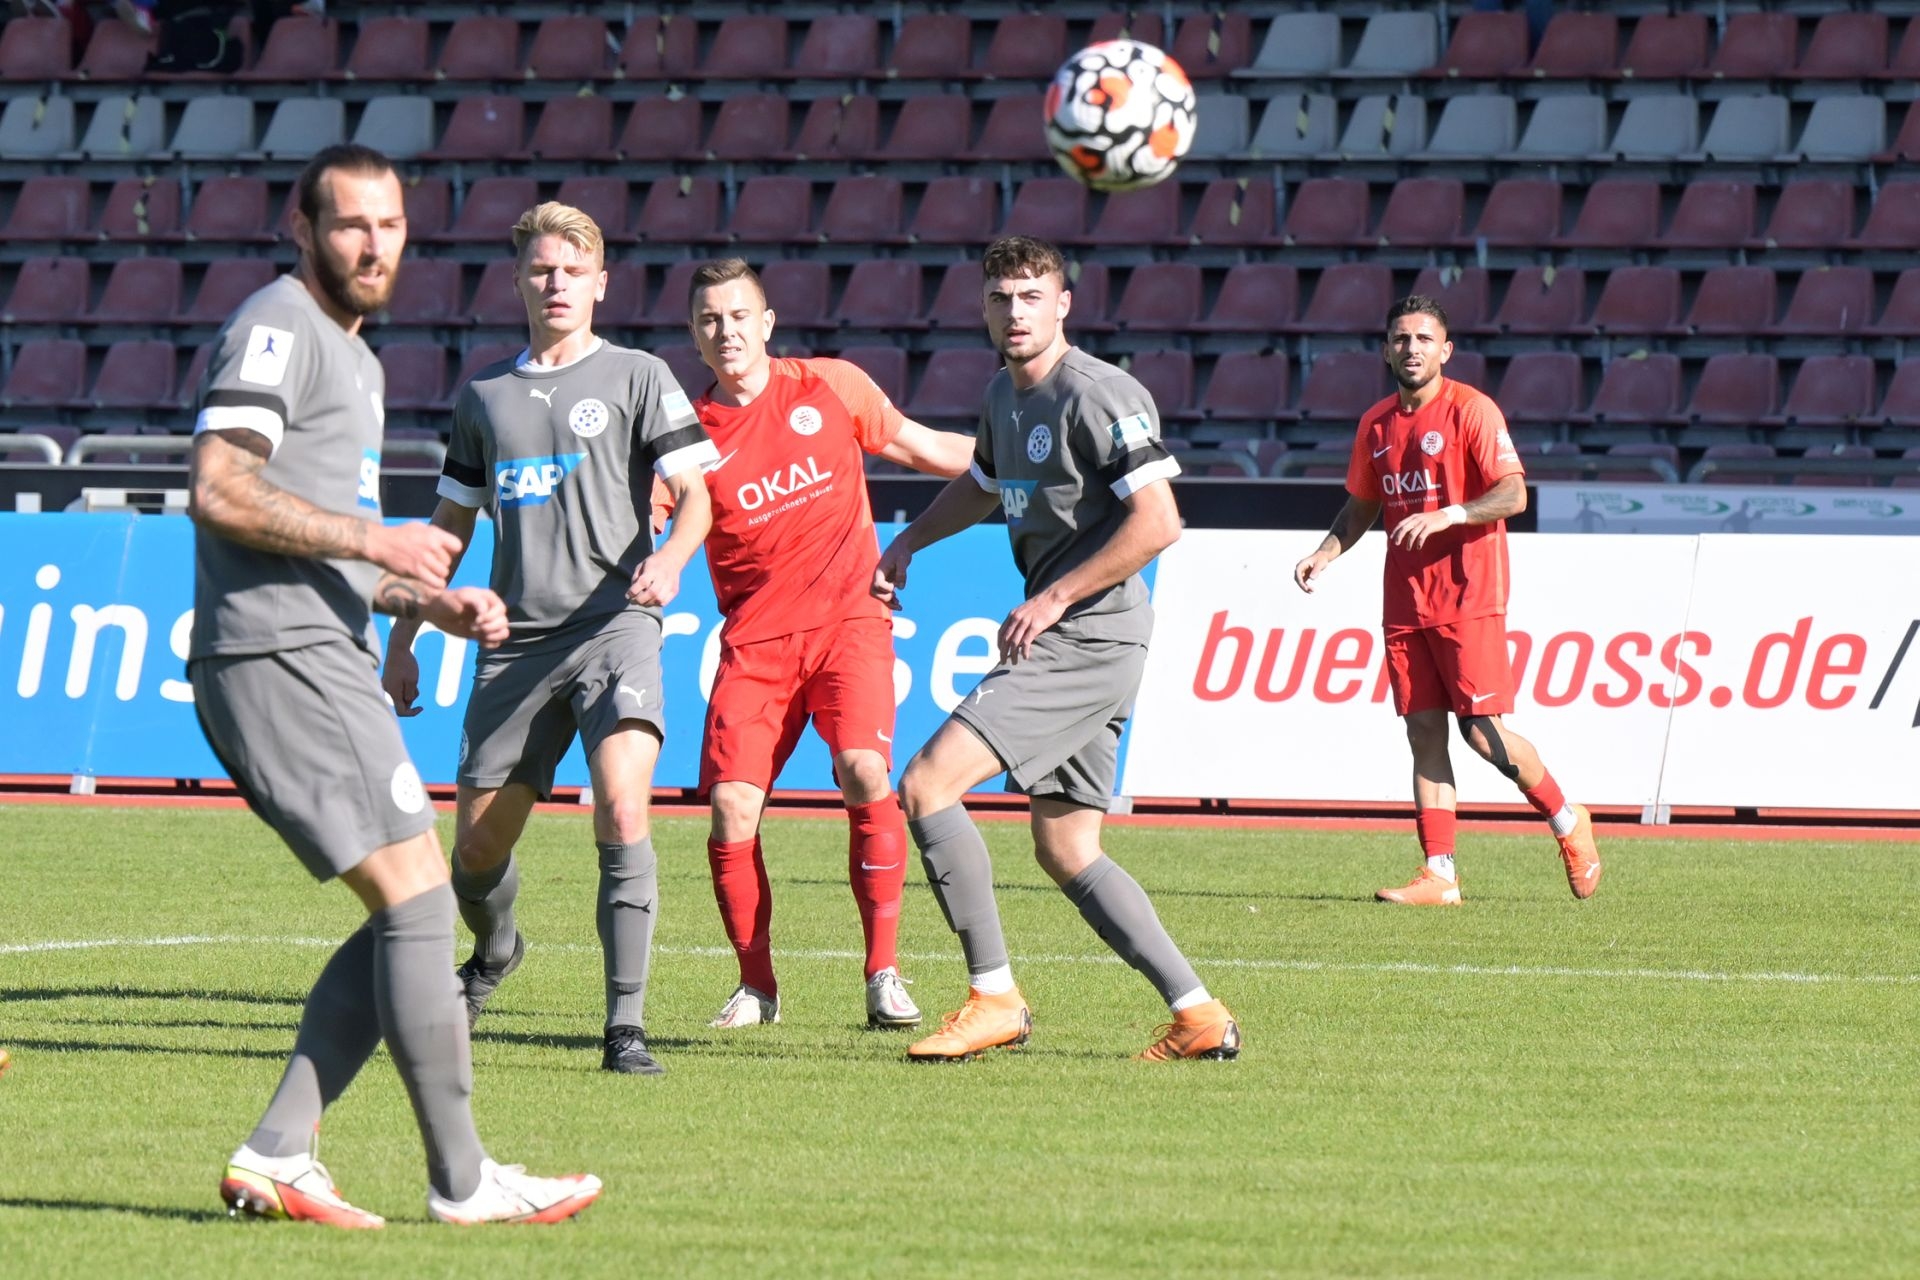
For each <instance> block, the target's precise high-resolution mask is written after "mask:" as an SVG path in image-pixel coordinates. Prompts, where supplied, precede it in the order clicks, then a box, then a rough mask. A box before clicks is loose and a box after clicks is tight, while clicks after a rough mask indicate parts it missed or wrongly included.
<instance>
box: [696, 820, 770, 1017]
mask: <svg viewBox="0 0 1920 1280" xmlns="http://www.w3.org/2000/svg"><path fill="white" fill-rule="evenodd" d="M707 865H708V866H709V867H710V868H712V870H713V900H714V901H715V902H717V903H719V904H720V923H721V925H722V926H724V927H725V928H726V931H727V941H728V942H731V943H732V944H733V950H734V954H735V955H737V956H738V957H739V958H740V981H742V982H744V983H745V984H746V985H748V986H750V987H752V988H753V989H754V990H755V991H758V992H759V993H760V994H761V995H766V996H772V995H777V994H779V985H778V984H777V983H776V982H775V980H774V976H773V945H772V942H771V939H770V936H769V934H770V926H771V925H772V923H773V892H772V890H771V888H769V886H768V884H767V865H766V861H765V859H763V858H762V857H761V856H760V837H758V836H755V837H754V838H753V839H751V840H730V841H724V842H723V841H719V840H712V839H709V840H708V841H707Z"/></svg>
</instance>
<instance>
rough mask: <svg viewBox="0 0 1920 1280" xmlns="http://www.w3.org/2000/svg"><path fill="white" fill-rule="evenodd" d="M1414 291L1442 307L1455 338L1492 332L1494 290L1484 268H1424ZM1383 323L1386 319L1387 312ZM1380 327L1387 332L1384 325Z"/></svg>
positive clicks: (1414, 284)
mask: <svg viewBox="0 0 1920 1280" xmlns="http://www.w3.org/2000/svg"><path fill="white" fill-rule="evenodd" d="M1413 291H1414V292H1415V293H1417V294H1419V295H1420V296H1422V297H1424V298H1432V299H1433V300H1434V301H1435V302H1437V303H1439V304H1440V309H1441V310H1442V311H1444V312H1446V313H1447V331H1448V333H1450V334H1452V335H1454V336H1455V337H1456V338H1457V337H1458V336H1459V335H1461V334H1468V333H1478V332H1489V331H1490V318H1491V316H1492V315H1493V303H1492V297H1493V286H1492V282H1491V281H1490V279H1489V278H1488V276H1487V269H1486V268H1485V267H1425V268H1422V270H1421V272H1420V275H1419V276H1418V277H1417V278H1416V279H1415V280H1414V282H1413ZM1381 319H1382V321H1383V322H1384V320H1385V319H1386V313H1385V312H1382V313H1381ZM1381 327H1382V328H1385V325H1384V323H1383V324H1382V326H1381ZM1461 354H1463V353H1456V354H1455V355H1454V359H1455V360H1458V359H1459V358H1460V355H1461Z"/></svg>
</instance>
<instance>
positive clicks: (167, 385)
mask: <svg viewBox="0 0 1920 1280" xmlns="http://www.w3.org/2000/svg"><path fill="white" fill-rule="evenodd" d="M173 367H174V351H173V344H172V343H171V342H163V341H160V340H158V339H154V338H141V339H136V340H132V341H127V342H116V343H114V344H113V345H112V346H110V347H108V348H107V353H106V355H105V356H104V357H102V359H101V361H100V373H99V376H98V377H96V378H95V379H94V380H93V390H92V392H91V393H90V394H89V395H88V397H87V399H88V401H89V402H90V403H91V404H93V405H94V406H95V407H96V408H102V409H161V408H165V407H166V406H168V405H170V404H172V403H173Z"/></svg>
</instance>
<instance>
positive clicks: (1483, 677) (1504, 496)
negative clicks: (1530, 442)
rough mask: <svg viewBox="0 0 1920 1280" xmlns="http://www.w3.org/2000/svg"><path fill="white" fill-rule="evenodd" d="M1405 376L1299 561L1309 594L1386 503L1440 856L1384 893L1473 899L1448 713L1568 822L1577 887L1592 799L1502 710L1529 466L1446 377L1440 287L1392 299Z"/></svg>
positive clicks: (1402, 669) (1424, 787) (1397, 354)
mask: <svg viewBox="0 0 1920 1280" xmlns="http://www.w3.org/2000/svg"><path fill="white" fill-rule="evenodd" d="M1382 351H1383V354H1384V356H1385V358H1386V361H1387V366H1388V367H1389V368H1390V369H1392V370H1393V376H1394V380H1395V381H1396V382H1398V383H1399V389H1398V390H1397V391H1396V392H1395V393H1394V394H1393V395H1391V396H1388V397H1387V398H1386V399H1385V400H1382V401H1381V402H1380V403H1379V404H1376V405H1374V406H1373V407H1372V408H1371V409H1369V410H1367V412H1366V415H1365V416H1364V417H1362V418H1361V419H1360V431H1359V434H1358V435H1357V436H1356V437H1355V438H1354V442H1353V457H1352V460H1351V461H1350V462H1349V463H1348V466H1347V494H1348V497H1347V502H1346V505H1345V506H1344V507H1342V508H1341V509H1340V514H1339V515H1337V516H1335V517H1334V521H1333V528H1332V530H1331V531H1330V532H1329V533H1328V534H1327V536H1326V538H1325V540H1324V541H1322V542H1321V544H1320V546H1319V548H1318V549H1317V550H1315V551H1314V553H1313V554H1312V555H1310V556H1308V557H1307V558H1306V559H1304V560H1302V561H1301V562H1300V563H1299V564H1297V565H1295V566H1294V569H1293V580H1294V581H1295V582H1296V583H1298V584H1299V586H1300V589H1301V590H1302V591H1312V590H1313V587H1314V582H1315V581H1316V580H1317V579H1318V578H1319V576H1320V575H1321V574H1322V573H1323V572H1325V570H1326V568H1327V566H1328V565H1329V564H1331V563H1333V561H1334V560H1335V559H1336V558H1338V557H1339V555H1340V553H1341V552H1343V551H1345V550H1346V549H1347V548H1349V547H1351V546H1352V545H1353V544H1354V543H1356V542H1358V541H1359V540H1360V538H1361V536H1362V535H1363V534H1365V533H1366V531H1367V530H1368V529H1369V528H1371V527H1372V526H1373V522H1374V521H1375V520H1376V519H1378V518H1379V517H1380V513H1381V511H1382V510H1385V512H1386V526H1387V530H1388V540H1387V571H1386V592H1385V595H1386V601H1385V605H1386V607H1385V611H1384V619H1383V622H1384V629H1385V632H1386V644H1387V677H1388V684H1389V686H1390V687H1391V688H1392V690H1393V706H1394V710H1395V711H1397V712H1399V713H1400V715H1402V716H1403V717H1405V719H1406V722H1407V741H1408V743H1409V744H1410V745H1411V746H1412V747H1413V803H1414V809H1415V822H1416V824H1417V826H1418V828H1419V832H1420V847H1421V849H1422V850H1423V851H1424V852H1425V854H1426V865H1425V866H1424V867H1423V868H1422V869H1421V871H1420V874H1419V875H1417V876H1415V877H1414V878H1413V881H1412V882H1411V883H1409V884H1407V885H1405V886H1403V887H1401V888H1397V889H1382V890H1381V891H1380V892H1379V894H1378V895H1377V896H1378V897H1379V898H1380V899H1381V901H1383V902H1403V903H1410V904H1414V905H1418V906H1440V905H1452V904H1455V903H1458V902H1459V901H1460V881H1459V878H1458V876H1457V875H1456V874H1455V872H1454V866H1453V849H1454V807H1455V803H1456V802H1455V797H1454V789H1453V762H1452V760H1451V759H1449V757H1448V755H1447V713H1448V712H1452V713H1453V714H1454V715H1455V716H1458V717H1459V720H1460V733H1461V736H1462V737H1464V738H1465V739H1466V740H1467V744H1468V745H1469V746H1471V747H1472V748H1473V749H1474V751H1476V752H1477V753H1479V755H1480V757H1481V758H1482V759H1484V760H1486V761H1487V762H1488V763H1490V764H1492V765H1493V767H1494V768H1496V769H1498V770H1499V771H1500V772H1501V773H1503V774H1505V775H1506V776H1507V777H1508V778H1510V779H1512V780H1513V782H1514V783H1515V784H1516V785H1518V786H1519V788H1520V790H1521V793H1522V794H1524V795H1525V796H1526V798H1527V803H1529V804H1531V805H1532V806H1533V807H1534V808H1535V809H1536V810H1538V811H1539V812H1540V814H1541V815H1542V816H1543V817H1545V818H1546V819H1547V821H1548V822H1549V823H1550V824H1552V827H1553V834H1554V836H1555V838H1556V839H1557V840H1558V841H1559V843H1560V858H1561V861H1562V862H1563V863H1564V864H1565V866H1566V871H1567V884H1568V886H1569V887H1570V888H1572V890H1573V896H1574V897H1576V898H1586V897H1590V896H1591V895H1592V893H1593V891H1594V889H1595V888H1597V887H1598V886H1599V884H1600V852H1599V849H1598V848H1596V847H1595V845H1594V840H1593V822H1592V819H1591V818H1590V817H1589V816H1588V814H1587V811H1586V809H1585V808H1584V807H1582V806H1580V805H1577V804H1568V803H1567V800H1566V797H1565V796H1564V795H1562V794H1561V791H1560V784H1559V783H1557V782H1555V781H1554V780H1553V775H1552V774H1550V773H1548V772H1547V767H1546V765H1544V764H1542V763H1541V762H1540V754H1539V752H1537V751H1535V750H1534V749H1533V744H1532V743H1530V742H1528V741H1527V740H1526V739H1525V738H1523V737H1521V736H1520V735H1519V734H1517V733H1515V732H1514V731H1513V730H1512V729H1510V728H1508V727H1507V725H1506V723H1505V722H1504V721H1503V720H1502V719H1501V717H1502V716H1504V715H1506V714H1508V713H1510V712H1511V711H1512V710H1513V695H1514V683H1513V665H1512V663H1511V662H1510V661H1509V659H1508V655H1507V630H1506V612H1507V578H1508V575H1507V533H1506V518H1507V517H1508V516H1511V515H1517V514H1519V513H1520V512H1521V511H1524V510H1526V506H1527V487H1526V479H1525V475H1524V473H1523V470H1522V468H1521V465H1520V455H1519V454H1517V453H1515V452H1514V448H1513V440H1512V439H1511V438H1510V437H1509V436H1508V435H1507V422H1506V419H1505V418H1503V417H1502V416H1501V414H1500V409H1499V407H1498V406H1497V405H1495V404H1494V403H1493V401H1492V400H1490V399H1488V398H1487V397H1486V396H1484V395H1482V394H1481V393H1480V392H1478V391H1475V390H1474V389H1473V388H1472V387H1468V386H1464V385H1462V384H1460V383H1458V382H1455V381H1453V380H1452V379H1450V378H1447V377H1445V376H1444V369H1445V366H1446V363H1447V360H1448V359H1449V358H1450V357H1451V356H1452V355H1453V343H1452V342H1450V341H1448V338H1447V314H1446V312H1444V311H1442V310H1441V309H1440V305H1439V304H1438V303H1436V302H1434V301H1433V300H1432V299H1431V298H1423V297H1419V296H1415V297H1410V298H1402V299H1401V300H1400V301H1399V302H1397V303H1395V304H1394V305H1393V308H1392V309H1391V310H1389V311H1388V312H1387V339H1386V343H1385V345H1384V347H1383V348H1382Z"/></svg>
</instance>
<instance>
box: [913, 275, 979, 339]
mask: <svg viewBox="0 0 1920 1280" xmlns="http://www.w3.org/2000/svg"><path fill="white" fill-rule="evenodd" d="M981 306H982V281H981V278H980V264H979V263H977V262H955V263H951V264H949V265H948V267H947V269H946V271H944V272H943V273H941V276H940V286H939V288H937V289H935V290H934V292H933V301H932V302H930V303H928V304H927V313H926V315H925V316H923V317H922V320H923V321H924V322H925V323H926V324H927V325H928V327H930V328H935V329H966V328H969V327H971V328H974V329H980V328H982V327H983V326H984V325H985V323H986V319H985V315H984V313H983V312H982V310H981Z"/></svg>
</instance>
